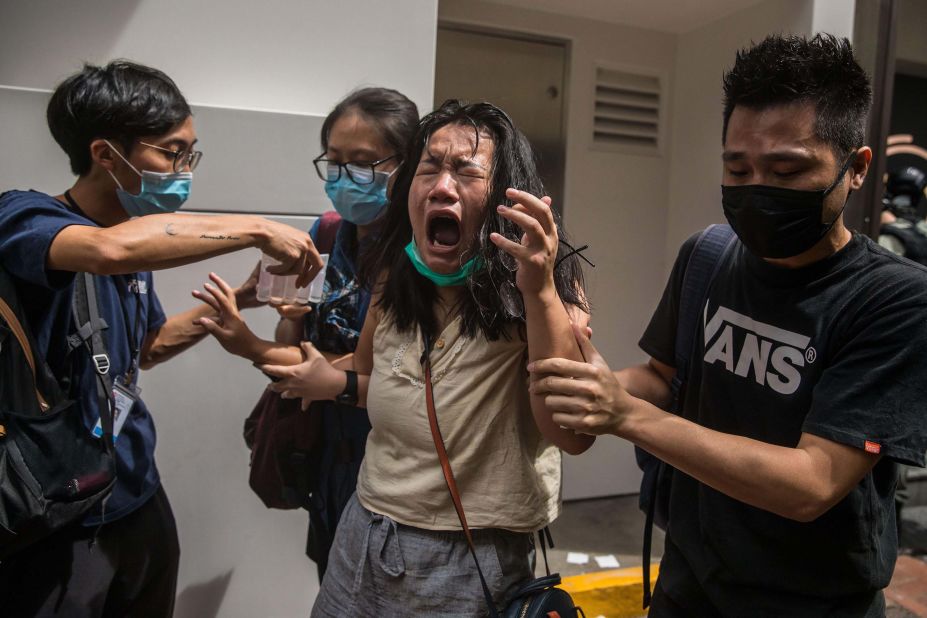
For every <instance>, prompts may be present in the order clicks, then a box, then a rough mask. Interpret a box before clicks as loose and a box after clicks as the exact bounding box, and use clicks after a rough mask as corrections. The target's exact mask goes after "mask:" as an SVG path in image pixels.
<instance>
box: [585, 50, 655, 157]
mask: <svg viewBox="0 0 927 618" xmlns="http://www.w3.org/2000/svg"><path fill="white" fill-rule="evenodd" d="M661 99H662V93H661V92H660V78H659V77H657V76H654V75H640V74H636V73H628V72H626V71H619V70H615V69H605V68H602V67H596V71H595V116H594V122H593V129H592V143H593V144H595V145H596V146H603V147H606V148H608V149H615V150H632V151H635V152H642V151H643V152H652V153H656V152H658V150H659V147H660V109H661Z"/></svg>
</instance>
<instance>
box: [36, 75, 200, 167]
mask: <svg viewBox="0 0 927 618" xmlns="http://www.w3.org/2000/svg"><path fill="white" fill-rule="evenodd" d="M191 114H192V112H191V111H190V106H189V104H188V103H187V100H186V99H185V98H184V96H183V94H181V92H180V89H179V88H177V84H175V83H174V82H173V80H171V78H170V77H168V76H167V75H165V74H164V73H162V72H161V71H159V70H157V69H153V68H151V67H146V66H144V65H141V64H137V63H134V62H130V61H128V60H114V61H112V62H110V63H109V64H107V65H106V66H102V67H101V66H94V65H92V64H85V65H84V68H83V69H82V70H81V71H80V72H79V73H75V74H74V75H72V76H71V77H69V78H67V79H66V80H64V81H63V82H61V83H60V84H59V85H58V87H57V88H55V92H54V93H53V94H52V96H51V100H50V101H49V102H48V108H47V110H46V114H45V115H46V118H47V120H48V128H49V129H50V130H51V134H52V137H54V138H55V141H56V142H58V145H59V146H61V148H62V149H63V150H64V152H65V153H66V154H67V155H68V159H69V160H70V164H71V171H72V172H74V173H75V174H77V175H78V176H83V175H84V174H86V173H87V172H89V171H90V168H91V165H92V160H91V157H90V143H91V142H92V141H93V140H96V139H108V140H110V141H117V142H118V143H119V144H120V145H121V146H122V147H123V148H124V149H125V151H126V153H127V156H128V154H129V153H131V151H132V146H133V145H134V143H135V140H136V139H138V138H140V137H146V136H150V135H163V134H165V133H167V132H168V131H170V130H171V129H173V128H174V127H175V126H177V125H178V124H180V123H181V122H183V121H184V120H186V119H187V118H189V117H190V115H191Z"/></svg>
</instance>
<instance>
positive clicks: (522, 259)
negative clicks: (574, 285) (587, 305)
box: [489, 189, 559, 295]
mask: <svg viewBox="0 0 927 618" xmlns="http://www.w3.org/2000/svg"><path fill="white" fill-rule="evenodd" d="M505 196H506V197H507V198H509V199H510V200H512V201H513V202H514V204H513V205H512V206H511V207H509V206H498V207H497V210H498V212H499V214H500V215H502V216H503V217H505V218H506V219H508V220H509V221H511V222H512V223H514V224H516V225H517V226H518V227H520V228H521V229H522V230H523V232H524V233H523V234H522V236H521V242H514V241H512V240H509V239H508V238H505V237H504V236H502V235H501V234H497V233H495V232H494V233H492V234H490V236H489V239H490V241H492V242H493V244H495V245H496V246H497V247H499V248H500V249H502V250H503V251H505V252H506V253H508V254H509V255H511V256H512V257H513V258H515V260H517V262H518V272H517V273H516V274H515V284H516V285H517V286H518V289H519V291H521V293H522V294H524V295H527V294H537V295H541V294H542V293H545V292H550V293H553V294H554V295H556V288H554V263H555V261H556V259H557V249H558V242H559V240H558V236H557V224H556V223H555V222H554V215H553V212H551V209H550V204H551V199H550V198H549V197H547V196H544V197H541V198H538V197H535V196H534V195H531V194H530V193H527V192H525V191H519V190H517V189H507V190H506V192H505Z"/></svg>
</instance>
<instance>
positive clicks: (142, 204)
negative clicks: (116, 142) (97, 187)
mask: <svg viewBox="0 0 927 618" xmlns="http://www.w3.org/2000/svg"><path fill="white" fill-rule="evenodd" d="M104 141H106V140H104ZM106 143H107V144H109V147H110V148H112V149H113V152H115V153H116V154H117V155H119V158H120V159H122V160H123V161H125V162H126V164H127V165H128V166H129V167H131V168H132V171H134V172H135V173H136V174H138V175H139V176H141V178H142V188H141V190H140V191H139V192H138V195H133V194H131V193H129V192H128V191H126V190H125V189H123V188H122V183H120V182H119V180H118V179H117V178H116V175H115V174H113V173H112V172H111V171H109V170H106V171H107V172H109V175H110V176H112V177H113V180H114V181H115V182H116V186H118V187H119V188H118V189H116V197H118V198H119V203H120V204H122V207H123V209H125V211H126V212H127V213H129V216H130V217H144V216H145V215H156V214H161V213H168V212H176V211H178V210H180V207H181V206H183V203H184V202H186V201H187V198H188V197H190V186H191V185H192V184H193V172H166V173H160V172H149V171H148V170H144V171H141V172H140V171H138V170H137V169H136V168H135V166H134V165H132V164H131V163H129V161H128V160H127V159H126V158H125V157H124V156H122V154H121V153H120V152H119V151H118V150H116V149H115V148H113V145H112V144H110V143H109V141H106Z"/></svg>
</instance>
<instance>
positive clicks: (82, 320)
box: [68, 273, 115, 456]
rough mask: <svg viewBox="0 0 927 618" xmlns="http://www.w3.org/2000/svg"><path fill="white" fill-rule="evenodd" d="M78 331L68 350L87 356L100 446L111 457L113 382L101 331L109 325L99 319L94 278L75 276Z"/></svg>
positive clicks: (75, 316) (75, 312)
mask: <svg viewBox="0 0 927 618" xmlns="http://www.w3.org/2000/svg"><path fill="white" fill-rule="evenodd" d="M71 310H72V314H73V316H74V323H75V324H76V325H77V332H76V333H75V334H73V335H71V336H70V337H69V339H68V341H69V344H70V345H71V349H72V350H73V349H74V348H76V347H79V346H81V345H82V346H83V347H84V348H86V350H87V351H88V352H89V353H90V360H91V361H92V363H93V368H94V370H95V373H96V384H97V402H98V404H99V409H100V427H101V428H102V429H103V437H102V439H103V444H104V446H105V448H106V450H107V451H108V452H109V453H110V455H113V456H115V455H114V453H113V419H114V416H115V401H114V400H113V381H112V379H111V378H110V376H109V367H110V362H109V354H107V352H106V344H105V343H104V341H103V331H104V330H105V329H107V328H109V326H108V325H107V324H106V321H105V320H103V318H102V317H100V306H99V304H98V301H97V290H96V285H95V283H94V276H93V275H92V274H90V273H77V277H76V280H75V283H74V299H73V302H72V304H71Z"/></svg>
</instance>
